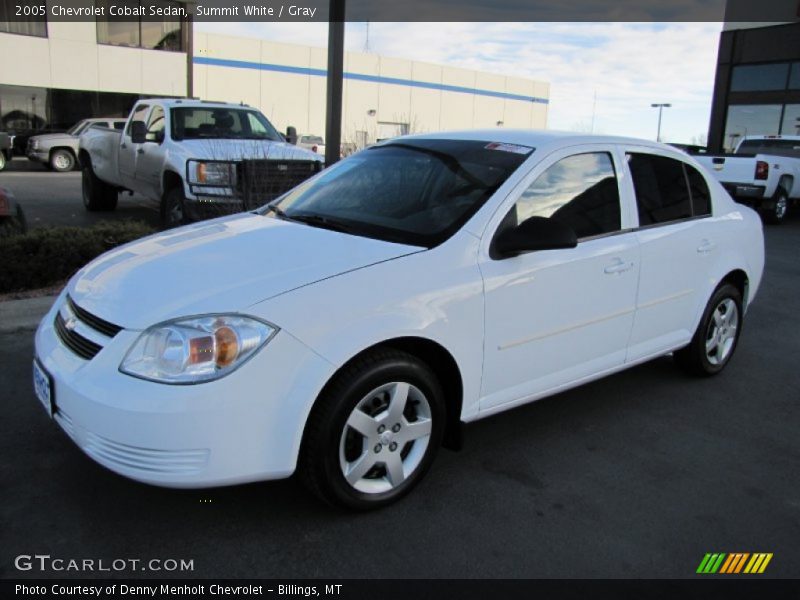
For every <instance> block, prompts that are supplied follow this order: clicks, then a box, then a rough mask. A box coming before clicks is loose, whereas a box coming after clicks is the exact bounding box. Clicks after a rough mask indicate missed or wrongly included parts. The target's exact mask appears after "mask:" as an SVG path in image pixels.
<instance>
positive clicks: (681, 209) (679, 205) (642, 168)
mask: <svg viewBox="0 0 800 600" xmlns="http://www.w3.org/2000/svg"><path fill="white" fill-rule="evenodd" d="M628 168H629V169H630V171H631V178H632V179H633V187H634V189H635V191H636V207H637V211H638V213H639V226H640V227H646V226H648V225H657V224H659V223H670V222H672V221H680V220H681V219H688V218H691V216H692V201H691V196H690V194H689V186H688V184H687V182H686V175H685V173H684V171H683V163H682V162H680V161H678V160H674V159H672V158H667V157H664V156H656V155H654V154H642V153H630V154H628Z"/></svg>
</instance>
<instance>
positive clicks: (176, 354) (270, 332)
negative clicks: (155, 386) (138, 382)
mask: <svg viewBox="0 0 800 600" xmlns="http://www.w3.org/2000/svg"><path fill="white" fill-rule="evenodd" d="M277 331H278V329H277V328H276V327H274V326H272V325H269V324H267V323H264V322H263V321H259V320H257V319H253V318H252V317H243V316H241V315H207V316H202V317H193V318H188V319H178V320H175V321H168V322H166V323H161V324H160V325H155V326H153V327H151V328H150V329H148V330H146V331H145V332H144V333H142V335H140V336H139V339H137V340H136V342H135V343H134V344H133V346H132V347H131V349H130V350H129V351H128V354H127V355H126V356H125V358H124V359H123V361H122V364H120V366H119V369H120V371H122V372H123V373H126V374H128V375H133V376H134V377H139V378H141V379H148V380H150V381H157V382H160V383H171V384H191V383H202V382H205V381H212V380H214V379H219V378H220V377H224V376H225V375H227V374H228V373H231V372H232V371H234V370H236V369H237V368H238V367H240V366H241V365H242V364H243V363H244V362H246V361H247V360H248V359H249V358H250V357H252V356H253V355H254V354H255V353H256V352H258V350H259V349H261V348H262V347H263V346H264V345H265V344H266V343H267V342H269V340H270V339H272V337H273V336H274V335H275V333H276V332H277Z"/></svg>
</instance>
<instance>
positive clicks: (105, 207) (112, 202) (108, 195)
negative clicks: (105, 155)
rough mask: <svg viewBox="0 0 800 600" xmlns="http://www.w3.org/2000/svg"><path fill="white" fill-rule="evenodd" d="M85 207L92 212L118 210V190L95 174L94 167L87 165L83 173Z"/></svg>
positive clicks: (82, 185)
mask: <svg viewBox="0 0 800 600" xmlns="http://www.w3.org/2000/svg"><path fill="white" fill-rule="evenodd" d="M81 187H82V190H83V206H84V207H85V208H86V210H88V211H90V212H97V211H111V210H114V209H115V208H117V199H118V197H119V194H118V193H117V190H115V189H114V188H113V187H111V186H110V185H108V184H107V183H106V182H105V181H102V180H101V179H99V178H98V177H97V175H95V174H94V171H93V170H92V165H91V164H87V165H85V166H84V167H83V171H82V172H81Z"/></svg>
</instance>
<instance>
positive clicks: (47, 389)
mask: <svg viewBox="0 0 800 600" xmlns="http://www.w3.org/2000/svg"><path fill="white" fill-rule="evenodd" d="M33 391H34V392H35V393H36V398H38V400H39V402H41V403H42V406H44V409H45V410H46V411H47V415H48V416H49V417H50V418H51V419H52V418H53V413H55V412H56V399H55V387H54V386H53V378H52V376H51V375H50V373H48V372H47V370H46V369H45V368H44V367H43V366H42V364H41V363H40V362H39V359H38V358H34V359H33Z"/></svg>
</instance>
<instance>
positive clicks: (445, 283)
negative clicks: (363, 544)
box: [34, 129, 764, 508]
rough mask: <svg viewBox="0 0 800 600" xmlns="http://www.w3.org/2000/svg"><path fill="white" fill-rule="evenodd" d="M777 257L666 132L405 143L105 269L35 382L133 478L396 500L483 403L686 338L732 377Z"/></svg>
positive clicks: (75, 289)
mask: <svg viewBox="0 0 800 600" xmlns="http://www.w3.org/2000/svg"><path fill="white" fill-rule="evenodd" d="M763 263H764V249H763V237H762V230H761V223H760V221H759V218H758V216H757V215H756V213H754V212H752V211H751V210H750V209H748V208H745V207H743V206H740V205H738V204H735V203H734V202H733V201H732V200H731V199H730V197H729V196H728V195H727V194H726V193H725V191H724V190H723V189H722V187H720V185H719V184H718V183H717V182H716V181H715V179H714V178H713V177H711V176H709V174H708V173H706V172H705V171H703V169H702V168H701V167H699V166H698V165H697V163H695V161H694V160H693V159H692V158H691V157H689V156H687V155H686V154H683V153H680V152H678V151H676V150H674V149H671V148H669V147H667V146H663V145H660V144H653V143H649V142H645V141H640V140H633V139H622V138H611V137H597V136H591V137H590V136H584V135H574V134H563V133H553V132H531V131H510V130H496V129H493V130H490V131H470V132H462V133H450V134H430V135H421V136H412V137H404V138H398V139H394V140H391V141H388V142H386V143H383V144H380V145H378V146H375V147H372V148H369V149H367V150H364V151H362V152H360V153H358V154H356V155H354V156H352V157H350V158H348V159H346V160H343V161H341V162H339V163H338V164H336V165H335V166H332V167H331V168H329V169H326V170H324V171H322V172H321V173H319V174H318V175H317V176H315V177H314V178H312V179H310V180H308V181H307V182H305V183H303V184H302V185H300V186H299V187H297V188H295V189H294V190H292V191H290V192H289V193H287V194H285V195H284V196H283V197H281V198H279V199H278V200H277V201H275V202H273V203H271V204H270V205H268V206H264V207H263V208H262V209H260V210H257V211H255V212H253V213H244V214H239V215H234V216H230V217H226V218H222V219H218V220H215V221H209V222H206V223H201V224H197V225H193V226H190V227H183V228H180V229H175V230H172V231H168V232H165V233H161V234H158V235H154V236H151V237H148V238H145V239H142V240H140V241H137V242H134V243H131V244H128V245H126V246H123V247H121V248H118V249H116V250H113V251H111V252H108V253H107V254H105V255H103V256H101V257H100V258H98V259H97V260H95V261H93V262H92V263H90V264H89V265H87V266H86V267H85V268H83V269H82V270H81V271H80V272H78V273H77V274H76V275H75V276H74V277H73V278H72V280H71V281H70V282H69V285H68V286H67V288H66V289H65V290H64V292H63V293H62V294H61V295H60V296H59V298H58V300H57V301H56V303H55V305H54V306H53V308H52V309H51V311H50V313H49V314H48V315H47V316H46V317H45V318H44V320H43V321H42V323H41V325H40V326H39V330H38V332H37V334H36V357H35V362H34V383H35V389H36V392H37V395H38V397H39V399H40V400H41V401H42V403H43V404H44V406H45V408H46V410H47V411H48V412H49V413H50V414H51V415H52V416H53V418H54V419H55V421H56V422H57V423H58V424H59V425H60V426H61V427H62V428H63V429H64V430H65V431H66V432H67V433H68V434H69V436H70V437H71V438H72V439H73V440H74V441H75V443H76V444H77V445H78V446H80V448H81V449H82V450H83V451H84V452H85V453H86V454H88V455H89V456H90V457H92V458H93V459H94V460H96V461H97V462H99V463H101V464H102V465H105V466H106V467H108V468H109V469H111V470H113V471H116V472H117V473H120V474H122V475H125V476H127V477H130V478H133V479H136V480H139V481H144V482H147V483H152V484H156V485H163V486H172V487H205V486H218V485H228V484H236V483H241V482H246V481H254V480H264V479H276V478H281V477H287V476H289V475H291V474H292V473H293V472H295V470H297V471H299V473H300V474H301V476H302V478H303V479H304V480H305V481H306V482H307V484H308V485H309V487H310V488H311V489H312V490H313V491H314V492H316V493H317V494H318V495H320V496H321V497H322V498H324V499H326V500H328V501H329V502H332V503H335V504H339V505H344V506H348V507H354V508H371V507H377V506H382V505H385V504H387V503H390V502H392V501H394V500H396V499H398V498H399V497H401V496H402V495H403V494H405V493H406V492H408V491H409V490H410V489H411V488H412V487H413V486H414V485H416V484H417V483H418V482H419V481H420V479H421V478H422V477H423V475H424V474H425V472H426V471H427V470H428V468H429V467H430V465H431V462H432V461H433V459H434V456H435V454H436V452H437V449H438V447H439V446H441V445H443V444H444V445H445V446H447V445H455V444H457V443H458V439H459V431H460V426H461V423H463V422H469V421H474V420H476V419H480V418H483V417H486V416H489V415H491V414H494V413H497V412H499V411H503V410H506V409H509V408H513V407H515V406H518V405H520V404H523V403H526V402H530V401H532V400H536V399H538V398H541V397H543V396H547V395H549V394H553V393H555V392H558V391H560V390H564V389H566V388H569V387H573V386H577V385H579V384H582V383H584V382H587V381H590V380H592V379H595V378H598V377H602V376H604V375H608V374H609V373H613V372H615V371H619V370H621V369H625V368H627V367H630V366H632V365H635V364H637V363H641V362H643V361H646V360H648V359H651V358H653V357H657V356H660V355H663V354H666V353H669V352H674V356H675V359H676V361H677V362H678V363H679V364H680V365H681V366H682V367H684V368H685V369H687V370H689V371H690V372H692V373H696V374H700V375H713V374H715V373H718V372H719V371H721V370H722V369H723V368H724V367H725V365H726V364H727V363H728V362H729V361H730V360H731V357H732V356H733V353H734V351H735V349H736V344H737V342H738V340H739V335H740V333H741V330H742V322H743V319H744V317H745V314H746V311H747V306H748V304H749V303H750V302H751V301H752V299H753V297H754V296H755V293H756V290H757V289H758V286H759V283H760V280H761V275H762V270H763Z"/></svg>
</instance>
